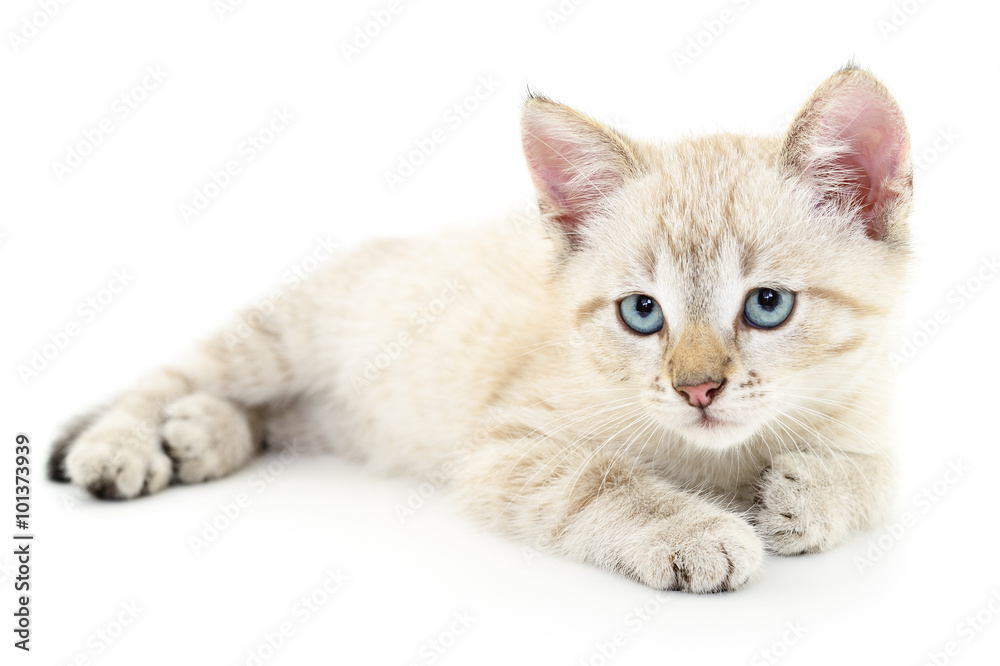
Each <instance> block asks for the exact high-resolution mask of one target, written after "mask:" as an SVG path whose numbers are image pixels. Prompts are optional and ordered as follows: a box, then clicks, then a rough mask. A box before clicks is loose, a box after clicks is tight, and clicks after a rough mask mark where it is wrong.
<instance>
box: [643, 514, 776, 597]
mask: <svg viewBox="0 0 1000 666" xmlns="http://www.w3.org/2000/svg"><path fill="white" fill-rule="evenodd" d="M670 523H671V524H670V525H669V527H666V528H665V529H664V528H661V529H660V530H658V531H657V532H655V533H654V534H651V535H650V536H651V537H652V538H650V539H649V542H650V543H651V545H653V547H652V548H651V549H649V550H648V551H647V552H645V553H644V554H642V555H640V556H639V557H638V558H637V559H638V562H637V565H636V566H635V569H634V570H633V571H631V572H625V573H630V574H632V577H634V578H638V580H640V581H641V582H643V583H645V584H646V585H649V586H651V587H655V588H658V589H666V590H680V591H683V592H697V593H706V592H725V591H729V590H736V589H738V588H740V587H743V586H744V585H745V584H746V583H747V581H749V580H750V578H751V577H752V576H753V574H754V573H755V572H756V571H757V569H758V568H759V567H760V564H761V561H762V559H763V556H764V548H763V544H762V543H761V541H760V537H758V536H757V534H756V533H755V532H754V529H753V528H752V527H751V526H750V525H749V523H747V522H746V521H744V520H742V519H740V518H739V517H737V516H735V515H733V514H729V513H727V512H724V511H721V510H719V511H715V510H711V511H698V512H694V515H683V516H675V517H674V519H673V520H672V521H670Z"/></svg>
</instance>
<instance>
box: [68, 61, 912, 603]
mask: <svg viewBox="0 0 1000 666" xmlns="http://www.w3.org/2000/svg"><path fill="white" fill-rule="evenodd" d="M838 77H839V78H838ZM824 85H825V86H826V89H825V90H826V92H824V88H821V89H820V91H818V92H817V95H816V96H815V97H814V98H813V100H811V101H810V104H808V105H807V107H806V108H805V109H804V111H803V113H802V114H801V115H800V117H799V119H798V120H797V121H796V124H793V128H792V130H791V131H790V133H789V135H788V136H786V137H770V138H769V137H763V138H755V137H743V136H735V135H718V136H710V137H703V138H698V139H691V140H686V141H681V142H678V143H675V144H672V145H668V146H660V145H652V144H648V145H647V144H641V143H638V142H635V141H630V140H627V139H624V138H623V137H621V136H619V135H617V134H615V133H613V132H611V131H609V130H607V129H605V128H603V127H601V126H599V125H598V124H597V123H594V122H593V121H591V120H589V119H587V118H585V117H583V116H580V115H579V114H575V112H572V111H570V110H569V109H566V108H565V107H561V106H559V105H555V104H553V103H551V102H548V101H547V100H541V99H533V100H529V104H528V106H527V108H526V111H525V125H524V127H525V148H526V152H527V155H528V160H529V165H530V166H531V167H532V172H533V176H534V178H535V181H536V183H537V184H538V185H539V190H540V199H541V203H542V208H543V212H544V215H543V216H542V217H540V219H539V220H537V221H536V222H535V223H527V224H511V223H502V224H494V225H490V226H488V227H485V228H480V229H471V230H466V231H453V232H447V233H442V234H439V235H436V236H432V237H428V238H425V239H418V240H405V241H403V240H400V241H388V242H387V241H381V242H376V243H373V244H371V245H369V246H367V247H364V248H361V249H359V250H356V251H355V252H353V253H352V254H350V255H349V256H347V257H344V258H343V259H342V260H341V261H339V262H338V263H336V265H332V266H330V267H328V268H326V269H323V270H321V271H319V272H317V273H316V274H315V275H314V276H313V277H311V278H310V279H309V280H308V281H306V282H305V283H304V284H303V286H301V287H300V288H298V289H297V290H294V291H292V292H290V293H288V294H287V295H286V298H283V299H282V300H281V301H279V303H278V304H277V307H276V308H275V310H274V312H273V313H271V314H270V315H269V316H267V317H265V318H263V320H262V321H259V323H258V324H257V325H256V326H255V327H254V328H253V330H252V331H251V333H250V335H248V336H239V335H236V334H234V329H230V330H226V331H223V332H222V333H221V334H220V335H219V336H218V337H217V338H215V339H214V340H211V341H209V342H208V343H206V344H205V345H203V346H202V347H201V348H199V351H198V352H197V353H196V354H195V355H194V357H193V358H191V359H190V360H188V361H187V362H185V363H183V364H181V365H178V366H176V368H175V369H173V370H162V371H159V372H157V373H155V374H154V375H152V376H151V377H150V378H149V379H147V380H145V381H144V382H143V383H142V384H141V385H140V386H139V387H137V388H135V389H133V390H132V391H130V392H128V393H126V394H125V395H124V396H123V397H121V398H119V399H118V400H117V401H116V402H115V403H113V404H112V406H111V407H110V408H109V409H108V410H107V411H105V412H103V413H101V414H100V415H98V416H97V417H96V418H95V420H93V421H92V422H88V423H86V424H84V426H85V427H81V428H80V430H81V431H82V434H81V433H80V432H72V433H70V435H68V436H67V437H66V438H64V440H63V441H61V442H60V443H59V444H58V446H57V449H56V452H55V455H54V457H53V470H54V473H55V475H56V476H57V477H59V478H68V479H70V480H72V481H74V482H75V483H78V484H80V485H82V486H84V487H87V488H88V489H90V490H91V491H92V492H93V493H94V494H96V495H98V496H102V497H134V496H137V495H139V494H142V493H146V492H156V491H158V490H161V489H162V488H164V487H165V486H166V485H167V484H168V483H169V482H170V481H171V479H172V478H173V479H174V480H177V481H181V482H194V481H200V480H204V479H207V478H216V477H218V476H221V475H224V474H226V473H229V472H230V471H232V470H233V469H236V468H238V467H239V466H241V465H242V464H244V463H245V462H246V461H247V460H248V459H249V458H250V457H251V456H252V455H253V453H254V451H255V450H256V447H257V443H258V442H259V441H260V440H261V439H262V433H263V438H264V439H266V440H267V441H268V442H271V443H279V442H288V441H291V440H292V439H299V440H303V439H307V440H310V441H316V440H319V441H322V442H323V443H324V444H325V445H327V446H328V447H330V448H333V449H336V450H339V451H341V452H344V453H347V454H349V455H353V456H357V457H360V458H363V459H366V460H368V461H371V462H372V463H374V464H376V465H379V466H381V467H384V468H387V469H393V470H404V471H406V472H409V473H415V474H425V473H435V474H441V473H443V474H444V475H445V476H446V477H447V478H449V480H451V481H452V483H453V485H454V486H455V487H456V489H457V491H458V492H459V493H460V495H461V497H462V498H463V501H465V502H466V503H467V505H468V506H469V508H470V509H471V510H472V512H473V513H474V514H476V515H478V516H479V517H481V518H482V519H483V520H485V521H486V522H487V523H489V524H490V525H492V526H495V527H498V528H500V529H502V530H504V531H506V532H508V533H510V534H512V535H514V536H516V537H518V538H521V539H524V540H526V541H528V542H530V543H532V544H534V545H538V546H541V547H544V548H547V549H549V550H552V551H555V552H561V553H564V554H566V555H567V556H569V557H572V558H574V559H577V560H582V561H589V562H592V563H595V564H598V565H600V566H603V567H605V568H609V569H613V570H617V571H620V572H622V573H624V574H626V575H628V576H631V577H634V578H637V579H638V580H641V581H643V582H645V583H647V584H649V585H653V586H656V587H662V588H668V587H669V588H680V589H688V590H693V591H710V590H716V589H727V588H732V587H736V586H739V585H741V584H742V583H744V582H745V581H746V580H747V579H748V577H749V576H750V575H751V574H752V573H753V571H754V570H755V568H756V567H757V565H758V563H759V561H760V559H761V555H762V548H763V545H764V542H766V543H767V544H769V545H770V546H771V547H772V548H773V549H774V550H776V551H777V552H780V553H784V554H794V553H798V552H806V551H816V550H821V549H824V548H827V547H830V546H832V545H834V544H836V543H837V542H838V541H840V540H841V539H843V538H844V537H845V536H846V535H847V534H848V533H849V532H850V531H852V530H855V529H860V528H864V527H866V526H869V525H872V524H874V523H877V522H878V521H879V520H880V519H881V518H882V516H883V514H884V512H885V510H886V508H887V505H888V502H889V499H890V497H891V481H892V468H891V457H890V455H889V453H888V452H887V446H886V444H887V442H888V439H889V438H888V433H887V432H886V426H885V418H884V413H885V411H886V410H887V407H888V403H889V399H890V393H889V391H888V387H889V386H890V377H889V372H888V370H889V368H888V364H887V363H886V362H885V358H886V351H887V345H888V336H889V333H890V332H891V330H892V329H891V326H890V325H889V324H890V323H891V322H892V321H893V320H894V308H895V304H896V303H898V302H899V298H898V292H899V290H900V289H901V288H902V283H903V275H904V272H905V263H906V260H907V251H906V232H905V226H904V220H905V216H906V213H907V208H908V202H909V185H908V178H909V163H908V153H907V152H906V151H907V145H906V141H905V126H902V125H901V123H902V119H901V117H898V118H897V116H898V111H897V110H896V109H895V106H894V103H891V98H889V97H888V95H887V93H885V92H884V89H882V88H881V87H880V86H879V85H878V84H877V83H876V82H874V80H873V79H871V77H869V76H868V75H866V74H864V73H862V72H858V71H857V70H846V71H845V72H842V73H839V74H838V75H836V76H835V77H834V78H832V79H831V80H830V81H828V82H827V83H826V84H824ZM845 90H847V92H846V93H845V92H844V91H845ZM858 90H860V91H861V93H857V91H858ZM838 95H839V96H840V97H838ZM845 95H846V96H847V97H846V98H845ZM852 95H853V97H852ZM858 95H862V96H866V97H864V99H861V102H862V104H861V108H860V111H858V109H857V108H851V105H852V104H854V106H855V107H857V106H858V103H859V102H858V99H855V98H856V97H858ZM830 98H833V100H834V101H838V100H839V103H841V105H842V106H846V107H847V108H845V109H840V107H838V106H837V105H836V104H834V103H833V102H831V101H830ZM845 99H846V101H845ZM859 99H860V98H859ZM872 100H875V101H872ZM879 104H881V105H882V106H879ZM870 105H874V108H875V111H876V112H875V115H874V116H873V115H872V113H871V112H870V110H869V107H870ZM829 109H833V110H832V111H830V110H829ZM855 112H857V113H855ZM824 114H825V115H824ZM865 114H867V115H865ZM831 115H832V116H833V118H832V119H831V118H830V116H831ZM817 117H819V118H820V120H821V121H822V122H816V120H815V119H816V118H817ZM851 117H854V120H853V121H852V120H851ZM858 117H861V118H863V119H867V120H864V121H863V122H860V123H859V121H858V120H857V118H858ZM834 121H840V122H842V123H843V124H844V125H845V126H846V127H848V128H851V131H849V132H846V135H848V136H847V139H846V140H845V139H844V138H843V135H845V132H844V131H840V132H834V134H833V135H834V136H835V137H836V141H839V142H840V143H837V144H836V145H835V146H834V145H833V144H831V145H830V146H821V145H819V144H820V143H821V142H820V139H821V138H822V136H821V135H822V134H823V132H824V131H825V130H826V129H827V125H830V124H832V125H834V128H833V129H834V130H836V129H837V128H836V127H835V125H836V123H835V122H834ZM852 122H853V123H854V124H853V125H851V123H852ZM810 123H812V124H810ZM883 126H891V127H889V129H890V130H893V131H895V130H898V131H896V132H895V134H893V131H888V132H882V134H879V132H881V130H883V129H885V127H883ZM900 128H901V129H900ZM876 130H877V131H876ZM852 132H853V134H854V135H855V139H854V142H855V143H857V142H858V141H860V142H861V144H862V145H861V149H860V151H859V154H860V155H861V157H860V158H858V159H857V160H855V161H854V162H852V161H851V160H852V159H853V158H850V156H848V158H847V159H845V158H844V155H845V154H847V151H848V150H849V149H850V147H851V146H853V145H854V144H852V138H851V136H850V134H851V133H852ZM797 133H798V134H797ZM876 134H878V135H879V136H880V137H882V138H878V137H876V139H875V144H874V145H871V142H870V141H868V140H869V139H870V138H871V136H870V135H876ZM802 136H805V137H807V138H808V141H807V140H806V139H803V138H801V137H802ZM858 136H860V137H861V140H859V139H857V137H858ZM885 136H889V139H888V140H886V139H885ZM828 138H829V137H828ZM865 141H868V143H865ZM831 146H832V147H831ZM845 146H847V147H846V148H845ZM813 147H815V148H817V151H814V152H816V154H812V153H810V149H811V148H813ZM820 149H822V150H825V151H826V152H825V153H823V152H822V150H820ZM817 155H819V156H818V157H817ZM831 156H832V157H831ZM824 160H826V161H824ZM855 162H857V163H859V164H861V166H860V167H859V166H857V165H856V164H855ZM817 165H818V166H817ZM824 165H827V167H828V168H827V169H826V171H823V166H824ZM830 165H832V167H831V166H830ZM859 173H861V174H862V176H863V177H859V175H858V174H859ZM838 179H839V180H838ZM852 179H853V180H852ZM840 181H850V182H849V183H847V184H846V185H845V184H844V183H843V182H840ZM901 183H902V184H901ZM836 187H840V188H841V189H840V190H836V189H834V188H836ZM865 187H867V189H864V188H865ZM831 191H832V192H833V194H832V195H831ZM817 192H820V194H817ZM845 192H846V193H845ZM859 193H860V194H859ZM865 197H867V199H866V198H865ZM770 286H774V287H781V288H783V289H786V290H788V291H790V292H794V294H795V309H794V311H793V313H792V315H791V316H790V317H789V320H788V322H787V323H785V324H783V325H781V326H780V327H776V328H774V330H766V331H763V330H758V329H755V328H752V327H750V326H747V325H746V323H745V320H741V319H740V316H739V312H740V309H741V308H742V307H743V303H744V300H745V299H746V298H747V293H748V291H749V290H752V289H754V288H756V287H770ZM873 287H874V288H873ZM635 293H639V294H649V295H650V296H652V297H653V298H655V299H656V300H657V301H658V302H659V304H660V306H661V307H662V310H663V313H664V319H665V324H664V326H663V329H662V330H661V331H660V332H658V333H655V334H652V335H645V336H643V335H636V334H635V333H634V332H632V331H631V330H629V329H628V327H627V326H626V325H625V324H623V320H622V319H621V316H622V315H620V314H619V309H620V308H621V307H622V306H621V305H620V304H619V301H620V300H621V299H622V298H623V297H624V296H626V295H628V294H635ZM248 315H254V316H253V317H248V316H245V317H243V319H248V318H249V319H251V321H253V320H254V318H257V319H259V316H257V315H256V314H254V313H253V312H250V313H248ZM741 321H742V322H743V323H741ZM234 328H235V327H234ZM712 378H718V379H720V380H721V381H720V382H719V383H720V384H722V387H721V388H720V389H719V391H721V392H718V393H715V394H713V395H714V396H715V397H714V399H713V401H712V404H710V405H708V406H705V407H703V408H700V407H698V406H697V405H696V404H695V403H694V402H691V403H690V404H689V402H688V401H689V400H694V399H693V398H689V397H688V395H689V394H688V393H685V392H684V390H686V387H687V386H692V385H694V384H698V383H699V382H702V381H707V380H709V379H712ZM163 406H166V407H165V409H161V407H163ZM77 435H79V436H77ZM161 443H162V446H161ZM751 523H753V525H754V526H753V527H752V526H751Z"/></svg>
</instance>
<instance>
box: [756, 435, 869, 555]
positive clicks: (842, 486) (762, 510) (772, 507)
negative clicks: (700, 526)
mask: <svg viewBox="0 0 1000 666" xmlns="http://www.w3.org/2000/svg"><path fill="white" fill-rule="evenodd" d="M837 464H838V462H837V461H834V460H831V459H824V458H820V457H819V456H816V455H811V454H808V453H799V452H788V453H782V454H779V455H777V456H775V457H774V459H773V460H772V462H771V464H770V465H769V466H767V467H765V468H764V470H763V471H762V472H761V475H760V478H759V480H758V482H757V493H756V496H755V498H754V506H753V509H752V512H751V515H752V519H753V522H754V524H756V525H757V527H758V529H759V530H760V532H761V534H762V535H763V536H764V538H765V540H766V542H767V545H768V548H769V549H770V550H771V551H773V552H775V553H778V554H780V555H801V554H803V553H818V552H821V551H824V550H828V549H829V548H832V547H833V546H835V545H837V544H838V543H840V542H841V541H842V540H843V539H844V538H845V537H846V536H847V534H848V533H849V532H850V520H849V518H848V516H847V508H848V505H849V502H850V501H851V499H850V498H851V493H850V488H849V480H848V479H847V478H846V475H845V474H844V473H843V472H842V471H841V470H839V469H837V467H836V466H837ZM841 464H849V463H847V462H841Z"/></svg>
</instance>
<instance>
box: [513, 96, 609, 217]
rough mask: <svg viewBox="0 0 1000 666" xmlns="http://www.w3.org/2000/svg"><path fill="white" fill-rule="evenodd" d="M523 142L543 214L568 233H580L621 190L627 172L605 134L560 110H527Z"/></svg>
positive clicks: (553, 107) (545, 107)
mask: <svg viewBox="0 0 1000 666" xmlns="http://www.w3.org/2000/svg"><path fill="white" fill-rule="evenodd" d="M528 113H529V114H530V115H527V116H526V117H525V119H524V121H523V126H522V141H523V144H524V153H525V157H526V158H527V162H528V168H529V170H530V171H531V177H532V180H534V182H535V187H536V188H537V189H538V193H539V195H540V200H541V204H542V206H543V209H544V210H545V211H546V213H547V214H548V215H549V217H550V219H552V220H553V221H555V222H556V223H557V224H559V225H560V226H561V227H563V228H564V229H565V230H567V231H570V232H574V233H575V232H576V227H578V226H579V225H580V224H582V222H583V221H584V220H585V219H586V218H587V216H588V215H589V214H590V213H591V212H592V211H593V209H594V207H595V206H598V205H600V203H601V202H602V200H603V199H604V197H605V196H606V195H607V194H608V193H610V191H611V190H613V189H614V188H615V187H617V186H618V185H620V184H621V182H622V181H623V180H624V178H625V177H626V173H627V172H628V167H627V166H626V164H625V161H624V159H623V157H622V155H621V154H620V153H619V151H618V148H617V147H616V146H615V144H614V141H613V140H612V139H611V138H610V136H609V135H607V134H606V133H605V132H606V130H604V129H603V128H600V127H599V126H597V125H596V124H590V123H588V122H586V121H584V120H581V119H580V118H579V117H577V116H574V115H572V114H571V113H569V112H568V111H567V110H566V109H564V108H562V107H558V106H555V105H553V106H548V105H545V106H539V107H535V108H533V109H529V111H528Z"/></svg>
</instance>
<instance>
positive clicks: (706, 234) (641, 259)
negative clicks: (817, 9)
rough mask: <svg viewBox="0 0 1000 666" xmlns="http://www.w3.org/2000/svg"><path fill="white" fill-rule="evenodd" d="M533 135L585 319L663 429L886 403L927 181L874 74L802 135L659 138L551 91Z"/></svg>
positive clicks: (820, 106)
mask: <svg viewBox="0 0 1000 666" xmlns="http://www.w3.org/2000/svg"><path fill="white" fill-rule="evenodd" d="M522 129H523V141H524V148H525V153H526V156H527V160H528V164H529V168H530V171H531V174H532V177H533V179H534V182H535V185H536V187H537V189H538V193H539V201H540V206H541V209H542V212H543V214H544V217H545V220H546V223H547V225H548V226H549V228H550V229H553V230H554V231H555V232H556V233H555V235H556V236H557V238H558V239H559V240H558V242H559V244H560V246H561V248H562V255H561V256H560V258H559V270H558V289H559V290H560V295H559V297H560V299H561V302H562V303H564V304H566V306H567V309H566V312H567V315H568V319H567V326H571V327H573V328H575V329H577V331H576V332H577V333H579V334H582V335H583V337H584V339H585V340H586V341H587V344H586V345H584V347H583V349H582V350H581V354H582V356H583V358H584V359H585V362H586V363H587V364H588V366H589V367H590V368H591V369H593V371H594V372H596V373H597V374H598V375H599V376H600V377H603V378H604V379H605V380H607V381H609V382H611V383H612V384H614V385H617V386H624V387H632V388H634V389H635V390H636V391H637V392H638V394H639V395H640V396H641V397H642V400H643V402H644V403H645V404H646V405H647V412H648V414H649V415H650V416H651V417H653V419H655V420H656V421H657V422H659V423H660V424H661V425H662V426H663V427H665V428H667V429H669V430H672V431H674V432H676V433H678V434H680V435H682V436H683V437H684V438H685V439H687V440H689V441H691V442H694V443H695V444H698V445H702V446H705V447H709V448H716V449H720V448H725V447H729V446H734V445H736V444H739V443H740V442H743V441H745V440H747V439H748V438H750V437H751V436H753V435H754V434H755V433H761V432H764V431H766V430H768V429H772V430H774V429H776V428H788V427H789V425H788V424H791V423H795V422H796V421H798V420H800V419H805V420H814V419H813V418H812V417H813V416H815V415H817V414H822V415H827V416H826V417H827V418H835V417H836V414H837V412H838V410H843V409H852V408H856V406H857V403H858V402H859V401H869V402H877V401H878V400H880V399H881V397H882V396H881V395H880V394H872V393H871V392H876V393H877V392H879V391H882V390H883V388H884V387H882V386H880V385H879V384H878V380H879V378H880V377H882V376H883V375H884V371H885V368H886V367H887V363H886V360H885V350H886V345H887V332H888V331H890V330H891V326H889V323H890V322H891V321H892V319H893V313H894V310H895V307H896V305H897V303H898V301H899V294H898V292H899V290H900V289H901V287H902V278H903V277H904V273H905V268H906V262H907V257H908V233H907V229H906V225H905V219H906V216H907V214H908V212H909V206H910V200H911V192H912V184H911V166H910V156H909V138H908V134H907V130H906V125H905V122H904V120H903V116H902V114H901V112H900V110H899V107H898V106H897V105H896V102H895V101H894V100H893V98H892V97H891V96H890V95H889V93H888V92H887V91H886V89H885V88H884V87H883V86H882V85H881V84H880V83H879V82H878V81H876V80H875V79H874V78H873V77H872V76H871V75H869V74H868V73H866V72H864V71H861V70H858V69H853V68H849V69H845V70H842V71H840V72H838V73H836V74H835V75H834V76H832V77H831V78H830V79H828V80H827V81H825V82H824V83H823V84H822V85H821V86H820V87H819V88H818V89H817V90H816V92H815V93H814V94H813V96H812V97H811V98H810V99H809V101H808V102H807V103H806V104H805V106H804V107H803V108H802V110H801V111H800V112H799V114H798V116H797V117H796V119H795V120H794V121H793V122H792V124H791V127H790V129H789V130H788V132H787V133H786V134H785V135H784V136H783V137H750V136H739V135H714V136H707V137H702V138H696V139H689V140H684V141H680V142H677V143H674V144H671V145H654V144H650V143H645V142H640V141H636V140H633V139H629V138H627V137H625V136H623V135H621V134H619V133H617V132H615V131H613V130H611V129H609V128H607V127H605V126H603V125H601V124H600V123H598V122H596V121H594V120H592V119H590V118H588V117H586V116H584V115H582V114H580V113H577V112H576V111H573V110H572V109H569V108H568V107H565V106H562V105H560V104H557V103H555V102H552V101H549V100H547V99H544V98H539V97H533V98H531V99H529V100H528V103H527V104H526V106H525V110H524V116H523V122H522ZM775 432H777V431H776V430H775Z"/></svg>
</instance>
